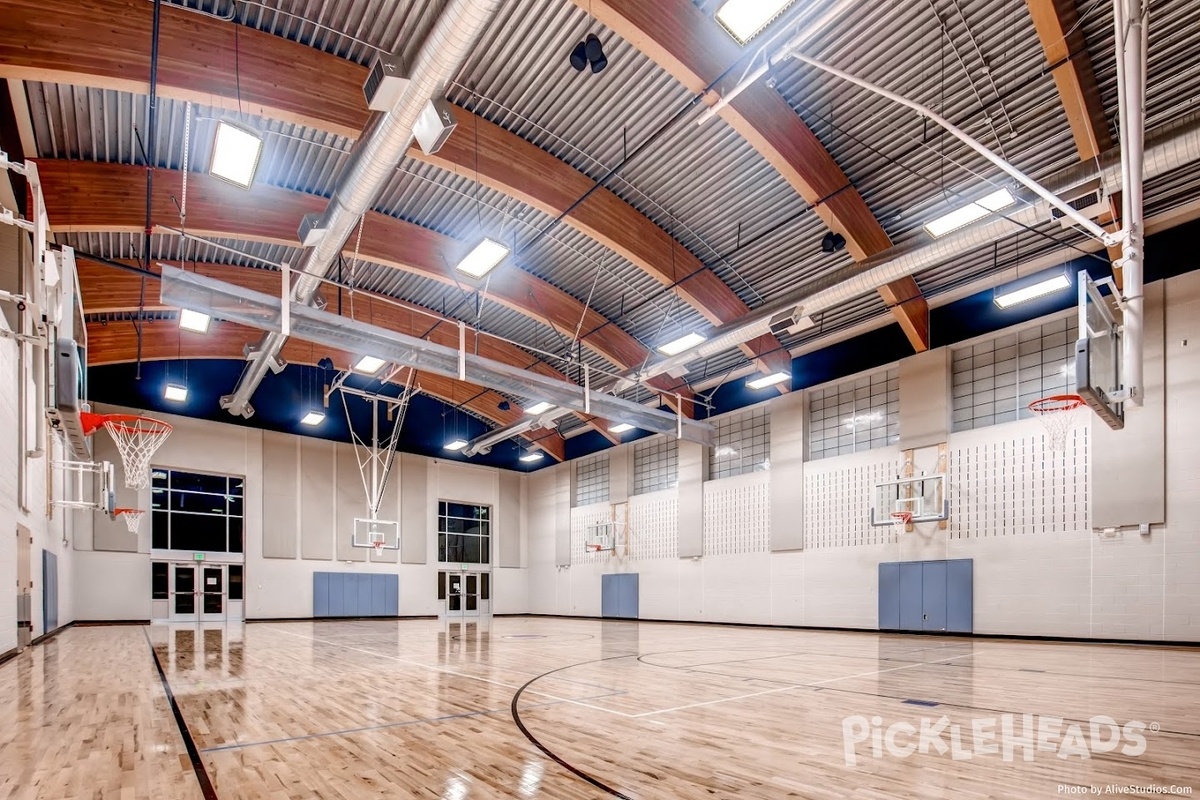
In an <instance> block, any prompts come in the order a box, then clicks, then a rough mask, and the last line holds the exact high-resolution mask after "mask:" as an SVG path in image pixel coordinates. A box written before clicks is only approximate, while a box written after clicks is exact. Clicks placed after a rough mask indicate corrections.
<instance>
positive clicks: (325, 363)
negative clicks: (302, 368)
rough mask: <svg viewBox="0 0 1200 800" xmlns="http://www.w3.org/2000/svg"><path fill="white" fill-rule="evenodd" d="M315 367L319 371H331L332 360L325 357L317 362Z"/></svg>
mask: <svg viewBox="0 0 1200 800" xmlns="http://www.w3.org/2000/svg"><path fill="white" fill-rule="evenodd" d="M317 366H318V367H320V368H321V369H333V359H332V358H330V357H329V356H325V357H324V358H322V359H321V360H320V361H318V362H317Z"/></svg>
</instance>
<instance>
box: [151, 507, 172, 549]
mask: <svg viewBox="0 0 1200 800" xmlns="http://www.w3.org/2000/svg"><path fill="white" fill-rule="evenodd" d="M170 518H171V515H170V514H168V513H167V512H165V511H151V512H150V522H151V526H152V527H151V529H150V546H151V547H153V548H156V549H159V550H164V549H166V548H167V547H169V546H170V544H169V542H168V538H167V525H168V520H169V519H170Z"/></svg>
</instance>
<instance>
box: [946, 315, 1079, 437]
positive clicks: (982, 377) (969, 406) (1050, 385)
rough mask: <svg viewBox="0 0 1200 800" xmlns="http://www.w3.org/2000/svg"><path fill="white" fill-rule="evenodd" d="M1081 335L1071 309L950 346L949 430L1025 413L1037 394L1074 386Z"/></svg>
mask: <svg viewBox="0 0 1200 800" xmlns="http://www.w3.org/2000/svg"><path fill="white" fill-rule="evenodd" d="M1077 338H1079V321H1078V320H1077V319H1076V317H1075V315H1074V314H1072V315H1070V316H1068V317H1064V318H1063V319H1058V320H1055V321H1053V322H1047V323H1045V324H1043V325H1036V326H1034V327H1032V328H1026V329H1025V330H1022V331H1018V332H1016V333H1011V334H1008V335H1006V336H998V337H996V338H994V339H989V340H988V341H986V342H980V343H978V344H974V345H967V346H965V347H960V348H957V349H956V350H954V351H952V353H951V358H952V359H953V366H952V368H951V385H952V387H953V388H952V390H951V393H952V395H953V401H952V403H951V408H952V412H951V413H952V415H953V416H952V417H951V430H953V431H966V430H971V429H972V428H986V427H987V426H989V425H999V424H1000V423H1003V422H1012V421H1014V420H1017V419H1025V418H1028V417H1030V416H1032V415H1031V413H1030V411H1029V404H1030V403H1032V402H1033V401H1034V400H1037V399H1039V398H1041V397H1045V396H1047V395H1051V394H1066V393H1068V392H1073V391H1074V387H1075V340H1076V339H1077Z"/></svg>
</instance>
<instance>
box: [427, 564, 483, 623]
mask: <svg viewBox="0 0 1200 800" xmlns="http://www.w3.org/2000/svg"><path fill="white" fill-rule="evenodd" d="M438 599H439V600H443V601H445V604H446V605H445V610H446V616H448V617H477V616H479V615H480V614H481V613H488V611H489V608H490V605H491V575H490V574H489V573H487V572H465V571H454V572H450V571H445V572H439V573H438Z"/></svg>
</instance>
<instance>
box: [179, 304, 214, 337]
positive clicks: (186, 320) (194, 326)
mask: <svg viewBox="0 0 1200 800" xmlns="http://www.w3.org/2000/svg"><path fill="white" fill-rule="evenodd" d="M211 322H212V317H210V316H209V315H208V314H202V313H200V312H199V311H192V310H191V309H188V308H184V309H180V311H179V327H181V328H183V329H184V330H185V331H191V332H192V333H208V326H209V324H210V323H211Z"/></svg>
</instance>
